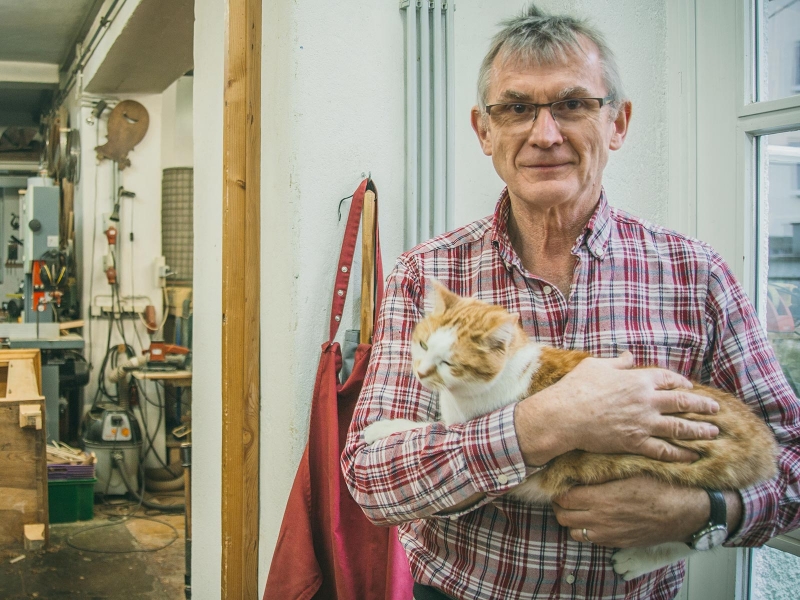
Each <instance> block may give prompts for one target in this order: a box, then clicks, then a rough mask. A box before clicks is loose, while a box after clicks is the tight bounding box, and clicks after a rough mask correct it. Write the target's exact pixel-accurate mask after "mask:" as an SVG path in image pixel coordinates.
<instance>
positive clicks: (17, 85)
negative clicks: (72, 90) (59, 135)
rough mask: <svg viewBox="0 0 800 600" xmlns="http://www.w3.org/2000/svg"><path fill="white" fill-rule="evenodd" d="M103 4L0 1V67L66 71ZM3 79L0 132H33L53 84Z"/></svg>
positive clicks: (67, 0) (77, 0) (61, 0)
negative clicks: (30, 129) (28, 129)
mask: <svg viewBox="0 0 800 600" xmlns="http://www.w3.org/2000/svg"><path fill="white" fill-rule="evenodd" d="M102 4H103V0H24V1H20V0H0V15H2V18H0V63H2V62H23V63H26V62H33V63H47V64H52V65H57V66H58V67H59V70H61V71H63V70H66V68H67V67H68V66H69V65H70V64H71V63H72V61H73V59H74V57H75V45H76V44H77V42H78V41H79V40H82V39H83V38H84V37H85V36H86V33H87V31H88V30H89V27H90V26H91V24H92V22H93V21H94V19H95V17H96V16H97V13H98V11H99V10H100V7H101V6H102ZM2 79H3V78H0V126H3V125H18V126H37V125H38V123H39V115H40V114H41V113H42V112H44V111H46V110H47V109H48V108H49V107H50V105H51V103H52V99H53V95H54V93H55V90H56V88H57V84H55V83H52V81H51V82H46V83H45V82H38V83H37V82H35V81H27V82H25V83H22V82H18V81H13V79H12V80H2Z"/></svg>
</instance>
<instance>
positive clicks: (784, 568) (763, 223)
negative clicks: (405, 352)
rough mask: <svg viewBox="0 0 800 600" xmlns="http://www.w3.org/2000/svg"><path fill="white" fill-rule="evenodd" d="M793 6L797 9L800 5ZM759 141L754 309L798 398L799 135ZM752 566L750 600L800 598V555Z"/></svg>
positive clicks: (781, 555)
mask: <svg viewBox="0 0 800 600" xmlns="http://www.w3.org/2000/svg"><path fill="white" fill-rule="evenodd" d="M771 4H775V3H774V2H773V3H771ZM797 4H798V6H800V1H798V2H797ZM790 9H791V8H787V9H786V10H787V11H788V10H790ZM758 142H759V143H758V148H759V155H760V161H759V167H758V169H759V177H758V179H759V183H758V198H757V202H758V207H757V208H758V214H759V218H758V222H759V235H758V237H759V240H758V242H759V243H758V247H759V249H761V251H760V252H759V260H758V263H759V264H758V271H759V274H760V276H759V278H758V280H759V282H760V283H761V285H759V292H758V309H759V313H760V314H761V315H762V317H763V318H764V321H765V323H766V326H767V335H768V337H769V340H770V342H771V343H772V346H773V348H774V349H775V354H776V356H777V357H778V361H779V362H780V364H781V367H782V368H783V372H784V373H785V374H786V378H787V379H788V380H789V383H790V385H792V387H793V388H794V392H795V394H798V388H800V131H789V132H784V133H775V134H772V135H768V136H763V137H761V138H759V140H758ZM776 539H780V538H776ZM784 545H785V546H786V544H784ZM793 546H794V545H793ZM751 565H752V571H751V578H750V582H751V584H750V599H751V600H782V599H784V598H785V599H786V600H795V599H796V598H798V597H800V595H798V590H800V557H798V556H795V555H794V554H792V553H789V552H784V551H783V550H779V549H777V548H769V547H765V548H761V549H759V550H754V551H753V553H752V562H751Z"/></svg>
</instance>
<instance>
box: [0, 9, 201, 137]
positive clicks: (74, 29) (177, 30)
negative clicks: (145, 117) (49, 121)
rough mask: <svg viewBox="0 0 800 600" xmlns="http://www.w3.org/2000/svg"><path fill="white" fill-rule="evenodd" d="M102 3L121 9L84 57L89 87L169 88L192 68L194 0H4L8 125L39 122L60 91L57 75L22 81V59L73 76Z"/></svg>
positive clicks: (1, 52)
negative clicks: (78, 51) (81, 47)
mask: <svg viewBox="0 0 800 600" xmlns="http://www.w3.org/2000/svg"><path fill="white" fill-rule="evenodd" d="M109 7H110V8H109ZM101 11H104V12H103V14H111V13H112V12H113V15H112V16H111V17H110V21H109V22H108V26H107V27H105V28H102V29H101V30H100V31H101V32H102V33H101V35H100V36H99V37H98V38H97V40H98V41H97V43H96V44H93V46H92V49H91V50H90V51H89V52H88V56H90V58H89V59H88V61H87V62H85V63H84V65H83V66H84V69H83V75H84V79H83V86H84V87H83V90H84V91H86V92H88V93H93V94H112V95H119V94H130V93H161V92H162V91H164V89H166V88H167V87H168V86H169V85H170V84H171V83H172V82H173V81H175V80H176V79H177V78H178V77H180V76H181V75H183V74H185V73H186V72H187V71H190V70H191V69H192V66H193V65H192V50H193V36H194V0H133V1H130V0H129V1H126V0H114V1H113V2H112V1H107V0H0V127H2V126H10V125H17V126H36V125H38V123H39V119H40V115H41V114H42V112H46V111H47V110H49V108H50V107H51V105H52V103H53V97H54V95H55V93H56V92H57V91H58V84H56V83H54V78H53V77H50V79H49V81H45V79H36V78H35V77H32V78H28V79H24V81H25V83H22V82H21V81H23V80H21V79H19V77H20V75H19V72H20V68H19V65H18V63H44V64H49V65H53V67H51V71H50V72H52V73H55V71H56V66H57V67H58V69H57V70H58V71H60V73H61V81H62V85H64V82H65V81H68V82H70V83H71V82H72V81H73V80H72V78H71V77H70V75H72V73H68V71H69V69H70V68H71V67H72V66H73V63H74V61H75V57H76V56H75V51H76V45H77V43H78V42H80V41H85V40H86V37H87V34H88V33H89V31H90V29H91V30H92V31H96V27H95V26H94V25H95V22H96V21H97V19H98V16H99V15H100V14H101ZM91 38H92V41H93V42H94V41H95V37H94V36H93V35H92V36H91ZM101 44H102V50H101V51H100V52H97V53H96V54H95V52H94V50H95V48H98V47H100V45H101ZM14 65H16V71H15V68H12V67H14ZM41 66H43V65H41ZM21 70H22V71H24V72H25V73H32V72H33V71H34V69H33V68H31V67H27V66H24V65H23V66H22V67H21ZM15 77H16V78H15Z"/></svg>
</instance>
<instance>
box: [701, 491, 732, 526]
mask: <svg viewBox="0 0 800 600" xmlns="http://www.w3.org/2000/svg"><path fill="white" fill-rule="evenodd" d="M706 493H707V494H708V499H709V500H710V501H711V516H710V517H709V519H708V520H709V523H710V524H711V525H712V526H713V525H725V526H727V524H728V508H727V505H726V504H725V496H723V495H722V492H720V491H719V490H706Z"/></svg>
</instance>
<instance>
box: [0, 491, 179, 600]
mask: <svg viewBox="0 0 800 600" xmlns="http://www.w3.org/2000/svg"><path fill="white" fill-rule="evenodd" d="M175 500H176V502H179V501H182V498H175ZM161 501H162V502H163V501H164V500H163V499H162V500H161ZM135 508H136V505H135V504H131V503H128V502H118V503H114V504H105V505H95V513H94V519H93V520H91V521H79V522H76V523H64V524H57V525H51V526H50V548H48V549H47V550H43V551H39V552H26V551H9V550H0V598H2V599H4V600H18V599H19V600H22V599H23V598H24V599H28V598H40V599H49V598H53V599H70V600H71V599H73V598H78V599H87V600H116V599H120V600H122V599H126V600H127V599H131V600H133V599H159V600H178V599H181V598H184V597H185V596H184V572H185V563H184V550H185V541H184V540H185V536H184V516H183V514H165V513H155V512H153V511H149V510H147V509H139V510H138V511H137V512H136V513H135V515H136V516H137V517H148V518H149V519H155V520H156V521H161V523H157V522H155V521H152V520H147V519H142V518H135V517H134V518H128V519H125V518H124V515H126V514H129V513H130V512H131V511H132V510H133V509H135ZM165 523H166V524H168V525H165ZM98 525H112V526H108V527H101V528H98V529H93V530H92V531H86V532H85V533H79V532H81V531H82V530H85V529H88V528H89V527H96V526H98ZM169 525H171V526H172V527H174V528H175V531H173V530H172V529H171V528H170V527H169ZM176 533H177V538H176V539H175V541H174V542H172V543H171V544H170V545H169V546H167V547H166V548H163V549H161V550H157V551H154V552H142V551H141V550H145V549H156V548H159V547H161V546H163V545H164V544H166V543H168V542H169V541H170V540H172V539H173V538H175V536H176ZM68 539H69V542H70V543H71V544H72V545H74V546H78V547H80V548H83V549H82V550H79V549H76V548H74V547H72V546H70V545H69V544H68V543H67V540H68ZM89 549H93V550H95V551H90V550H89ZM97 550H105V552H97ZM130 550H139V552H125V551H130ZM22 554H24V555H25V558H24V559H23V560H21V561H19V562H16V563H14V564H11V563H10V561H11V560H13V559H14V558H15V557H18V556H20V555H22Z"/></svg>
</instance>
